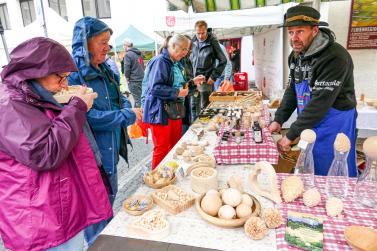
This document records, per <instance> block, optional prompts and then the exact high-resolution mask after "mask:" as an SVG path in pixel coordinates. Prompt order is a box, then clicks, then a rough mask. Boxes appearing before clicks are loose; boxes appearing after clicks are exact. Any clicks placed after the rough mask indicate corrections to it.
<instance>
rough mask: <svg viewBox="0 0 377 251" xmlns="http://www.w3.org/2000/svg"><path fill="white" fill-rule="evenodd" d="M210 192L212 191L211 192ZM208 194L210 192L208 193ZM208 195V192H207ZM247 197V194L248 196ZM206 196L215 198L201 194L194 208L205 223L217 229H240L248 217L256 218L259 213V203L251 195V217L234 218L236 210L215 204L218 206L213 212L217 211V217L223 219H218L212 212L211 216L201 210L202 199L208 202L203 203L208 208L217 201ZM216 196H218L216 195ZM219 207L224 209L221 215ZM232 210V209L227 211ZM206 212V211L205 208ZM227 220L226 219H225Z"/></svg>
mask: <svg viewBox="0 0 377 251" xmlns="http://www.w3.org/2000/svg"><path fill="white" fill-rule="evenodd" d="M211 191H212V190H211ZM209 192H210V191H209ZM207 193H208V192H207ZM248 195H249V194H248ZM208 196H210V197H211V196H216V195H214V194H213V193H211V194H208V195H206V194H202V195H201V196H199V197H198V198H196V200H195V208H196V210H197V211H198V213H199V215H200V216H201V217H202V218H203V219H204V220H206V221H208V222H209V223H211V224H214V225H216V226H219V227H225V228H234V227H241V226H243V225H244V224H245V222H246V220H247V219H248V218H249V217H250V216H258V215H259V214H260V212H261V205H260V203H259V201H258V200H257V199H256V198H255V197H254V196H252V195H249V196H250V198H251V199H252V200H253V204H252V207H251V212H252V213H251V215H249V216H247V217H244V218H234V219H233V217H234V216H236V215H237V214H236V210H235V209H234V208H233V207H231V206H229V205H226V206H227V207H224V206H221V205H220V204H219V203H217V207H218V206H220V207H219V208H218V209H217V207H216V208H215V209H214V211H215V210H218V211H219V212H218V215H221V216H222V217H223V218H220V217H219V216H218V217H216V215H215V213H214V212H212V215H210V214H208V213H206V212H205V211H204V210H203V208H202V206H201V205H202V202H204V201H203V199H204V198H206V200H209V201H208V202H205V203H208V206H210V204H209V203H210V202H216V201H217V199H213V198H209V197H208ZM217 196H218V195H217ZM221 207H224V209H222V210H221V213H220V209H221ZM229 207H230V208H232V209H229ZM206 211H208V209H207V208H206ZM233 212H234V215H233ZM230 216H232V218H231V219H229V217H230ZM226 218H228V219H226Z"/></svg>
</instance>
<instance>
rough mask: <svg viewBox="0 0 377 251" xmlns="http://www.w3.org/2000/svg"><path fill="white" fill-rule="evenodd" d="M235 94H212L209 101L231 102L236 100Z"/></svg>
mask: <svg viewBox="0 0 377 251" xmlns="http://www.w3.org/2000/svg"><path fill="white" fill-rule="evenodd" d="M235 94H236V93H235V92H212V93H211V95H210V96H209V101H210V102H213V101H227V102H232V101H235V100H236V96H235Z"/></svg>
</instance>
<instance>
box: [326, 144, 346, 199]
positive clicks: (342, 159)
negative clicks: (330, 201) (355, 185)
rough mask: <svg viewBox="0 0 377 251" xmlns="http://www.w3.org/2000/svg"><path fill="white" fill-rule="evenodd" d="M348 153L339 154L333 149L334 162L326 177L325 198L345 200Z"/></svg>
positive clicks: (339, 152)
mask: <svg viewBox="0 0 377 251" xmlns="http://www.w3.org/2000/svg"><path fill="white" fill-rule="evenodd" d="M347 157H348V151H347V152H341V151H338V150H336V149H334V160H333V161H332V163H331V166H330V169H329V171H328V173H327V177H326V195H327V198H330V197H337V198H339V199H345V198H346V197H347V195H348V163H347Z"/></svg>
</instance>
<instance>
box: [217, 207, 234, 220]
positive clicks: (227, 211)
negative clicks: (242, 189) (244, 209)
mask: <svg viewBox="0 0 377 251" xmlns="http://www.w3.org/2000/svg"><path fill="white" fill-rule="evenodd" d="M218 215H219V217H220V218H221V219H226V220H231V219H233V218H235V217H236V210H234V208H233V207H231V206H229V205H224V206H222V207H220V209H219V212H218Z"/></svg>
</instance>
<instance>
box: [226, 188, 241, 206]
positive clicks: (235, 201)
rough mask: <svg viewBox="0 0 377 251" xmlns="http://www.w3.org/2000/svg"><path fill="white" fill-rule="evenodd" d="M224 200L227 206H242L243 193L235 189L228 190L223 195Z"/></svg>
mask: <svg viewBox="0 0 377 251" xmlns="http://www.w3.org/2000/svg"><path fill="white" fill-rule="evenodd" d="M222 199H223V201H224V203H225V204H226V205H229V206H232V207H236V206H238V205H239V204H241V201H242V196H241V193H240V192H239V191H238V190H237V189H235V188H228V189H226V190H225V191H224V193H223V194H222Z"/></svg>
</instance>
